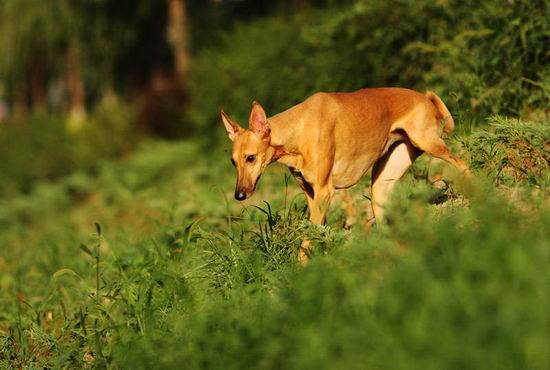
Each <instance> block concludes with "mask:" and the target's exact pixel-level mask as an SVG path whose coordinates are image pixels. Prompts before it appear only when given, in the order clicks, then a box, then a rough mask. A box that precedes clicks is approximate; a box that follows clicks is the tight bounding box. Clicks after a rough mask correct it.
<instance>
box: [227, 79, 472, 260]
mask: <svg viewBox="0 0 550 370" xmlns="http://www.w3.org/2000/svg"><path fill="white" fill-rule="evenodd" d="M221 115H222V120H223V123H224V125H225V128H226V129H227V133H228V134H229V138H230V139H231V140H232V141H233V152H232V158H231V161H232V162H233V165H234V166H235V167H236V168H237V187H236V189H235V198H236V199H237V200H244V199H246V198H248V197H249V196H250V195H251V194H252V193H253V192H254V190H255V188H256V184H257V182H258V180H259V178H260V175H261V174H262V172H263V171H264V170H265V168H266V167H267V165H268V164H270V163H272V162H280V163H284V164H285V165H287V166H288V167H289V169H290V171H291V173H292V174H293V175H294V177H295V178H296V179H297V181H298V183H299V184H300V187H301V188H302V189H303V191H304V192H305V194H306V197H307V202H308V206H309V211H310V220H311V221H312V222H314V223H319V224H323V223H324V222H325V215H326V213H327V210H328V208H329V204H330V201H331V198H332V196H333V194H334V191H335V189H346V188H349V187H351V186H353V185H355V184H356V183H357V182H358V181H359V180H360V179H361V177H363V175H364V174H365V173H366V172H367V171H368V170H369V169H370V168H371V167H373V171H372V205H373V211H374V215H375V218H376V219H377V221H380V220H382V219H383V215H384V205H385V204H386V203H387V201H388V199H389V194H390V192H391V190H392V188H393V187H394V184H395V182H396V181H397V180H399V179H400V178H401V177H402V176H403V174H404V173H405V171H407V169H408V168H409V167H410V166H411V165H412V163H413V162H414V160H415V159H416V158H417V157H418V156H419V155H420V154H422V153H423V152H427V153H428V154H430V155H432V156H433V157H436V158H440V159H443V160H445V161H447V162H449V163H450V164H452V165H454V166H456V167H457V168H458V169H459V170H460V171H463V172H466V173H467V172H468V167H467V166H466V164H465V163H464V162H463V161H462V160H461V159H459V158H457V157H455V156H454V155H452V154H451V152H450V150H449V148H447V146H446V145H445V143H444V141H443V139H442V138H441V137H442V133H443V131H445V132H448V133H450V132H452V131H453V129H454V121H453V118H452V117H451V114H450V113H449V110H448V109H447V107H446V106H445V104H444V103H443V102H442V101H441V99H440V98H439V97H438V96H437V95H436V94H434V93H433V92H431V91H428V92H426V93H425V94H421V93H418V92H416V91H412V90H408V89H401V88H379V89H363V90H359V91H356V92H352V93H317V94H315V95H313V96H311V97H309V98H308V99H307V100H305V101H304V102H303V103H300V104H298V105H296V106H294V107H292V108H290V109H288V110H286V111H284V112H282V113H279V114H277V115H275V116H273V117H270V118H267V117H266V114H265V112H264V110H263V108H262V107H261V106H260V104H258V103H257V102H254V103H253V104H252V112H251V113H250V119H249V129H248V130H245V129H243V128H241V127H240V126H239V125H238V124H237V123H235V122H234V121H232V120H231V118H229V116H228V115H227V114H225V112H223V111H222V112H221ZM310 248H311V247H310V245H309V243H308V242H307V241H304V243H303V244H302V250H301V251H300V255H299V258H300V259H301V260H303V259H307V258H308V255H307V253H306V252H307V250H308V249H310Z"/></svg>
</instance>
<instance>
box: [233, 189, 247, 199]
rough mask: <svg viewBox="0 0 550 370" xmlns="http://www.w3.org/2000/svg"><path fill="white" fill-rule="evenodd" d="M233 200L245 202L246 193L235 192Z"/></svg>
mask: <svg viewBox="0 0 550 370" xmlns="http://www.w3.org/2000/svg"><path fill="white" fill-rule="evenodd" d="M235 199H237V200H245V199H246V193H245V192H244V191H236V192H235Z"/></svg>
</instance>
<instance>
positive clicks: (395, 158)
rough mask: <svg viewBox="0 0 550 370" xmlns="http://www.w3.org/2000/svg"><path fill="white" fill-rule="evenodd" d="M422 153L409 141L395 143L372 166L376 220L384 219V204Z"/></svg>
mask: <svg viewBox="0 0 550 370" xmlns="http://www.w3.org/2000/svg"><path fill="white" fill-rule="evenodd" d="M421 154H422V151H420V150H418V149H417V148H415V147H414V146H413V145H412V144H411V143H410V142H409V141H400V142H398V143H395V144H394V145H393V146H392V147H390V149H389V150H388V152H387V153H386V154H385V155H384V156H383V157H382V158H380V159H379V160H378V161H376V163H375V164H374V166H373V168H372V199H371V200H372V210H373V212H374V217H375V220H376V222H381V221H383V219H384V206H385V205H386V204H387V202H388V200H389V198H390V193H391V191H392V189H393V187H394V186H395V183H396V182H397V180H399V179H400V178H401V177H402V176H403V175H404V174H405V172H406V171H407V170H408V169H409V168H410V167H411V165H412V164H413V162H414V161H415V160H416V158H418V156H420V155H421Z"/></svg>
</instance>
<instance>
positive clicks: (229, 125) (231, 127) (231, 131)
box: [221, 109, 243, 141]
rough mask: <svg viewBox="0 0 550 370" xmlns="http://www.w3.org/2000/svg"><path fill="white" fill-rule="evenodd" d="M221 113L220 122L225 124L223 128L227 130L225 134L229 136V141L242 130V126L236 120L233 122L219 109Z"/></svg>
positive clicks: (233, 139)
mask: <svg viewBox="0 0 550 370" xmlns="http://www.w3.org/2000/svg"><path fill="white" fill-rule="evenodd" d="M221 115H222V122H223V125H224V126H225V129H226V130H227V136H229V139H230V140H231V141H235V137H237V134H238V133H239V132H241V131H243V128H242V127H241V126H239V125H238V124H237V123H236V122H233V120H232V119H231V118H229V116H228V115H227V113H225V112H224V111H223V109H222V111H221Z"/></svg>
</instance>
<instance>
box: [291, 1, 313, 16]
mask: <svg viewBox="0 0 550 370" xmlns="http://www.w3.org/2000/svg"><path fill="white" fill-rule="evenodd" d="M292 7H293V8H294V11H295V12H296V13H303V12H304V11H306V10H307V9H308V8H309V0H292Z"/></svg>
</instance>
